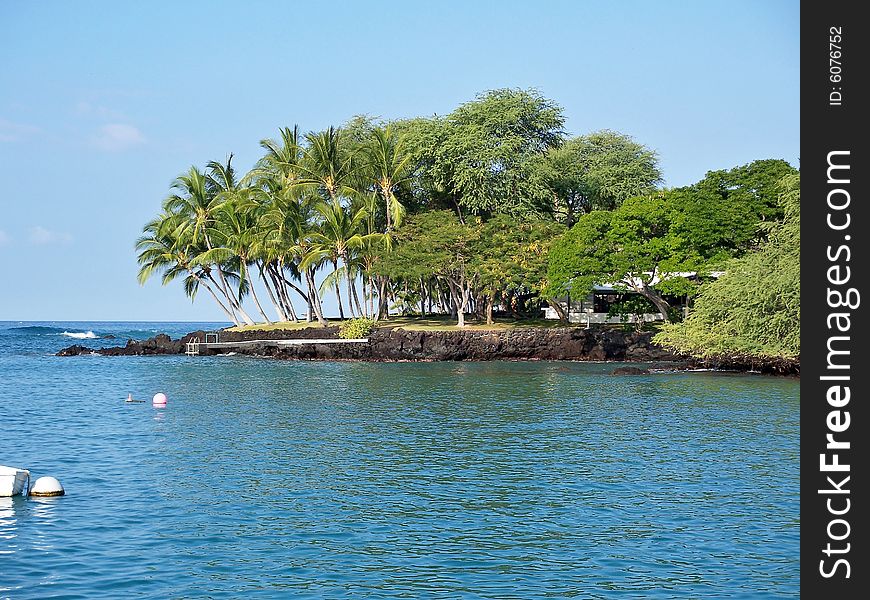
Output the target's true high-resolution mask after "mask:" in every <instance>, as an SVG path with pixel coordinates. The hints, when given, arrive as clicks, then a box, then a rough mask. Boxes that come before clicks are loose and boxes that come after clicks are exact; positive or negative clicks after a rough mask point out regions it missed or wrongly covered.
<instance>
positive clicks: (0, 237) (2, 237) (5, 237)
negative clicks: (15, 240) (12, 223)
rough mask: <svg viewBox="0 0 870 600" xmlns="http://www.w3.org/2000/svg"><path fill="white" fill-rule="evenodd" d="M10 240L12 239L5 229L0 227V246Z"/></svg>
mask: <svg viewBox="0 0 870 600" xmlns="http://www.w3.org/2000/svg"><path fill="white" fill-rule="evenodd" d="M11 240H12V238H10V237H9V234H7V233H6V232H5V231H3V230H2V229H0V246H5V245H6V244H8V243H9V242H10V241H11Z"/></svg>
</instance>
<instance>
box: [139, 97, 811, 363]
mask: <svg viewBox="0 0 870 600" xmlns="http://www.w3.org/2000/svg"><path fill="white" fill-rule="evenodd" d="M564 123H565V119H564V115H563V113H562V109H561V108H560V107H559V106H558V105H557V104H556V103H554V102H553V101H551V100H548V99H547V98H545V97H543V96H542V95H541V94H540V93H539V92H537V91H535V90H512V89H501V90H493V91H490V92H486V93H484V94H481V95H480V96H478V97H477V98H476V99H474V100H472V101H470V102H466V103H464V104H462V105H461V106H459V107H458V108H457V109H456V110H454V111H453V112H451V113H449V114H447V115H445V116H433V117H431V118H416V119H407V120H398V121H392V122H384V121H380V120H378V119H374V118H370V117H366V116H358V117H355V118H353V119H351V120H350V121H349V122H348V123H346V124H344V126H342V127H339V128H336V127H329V128H328V129H326V130H324V131H311V132H307V133H302V132H301V131H300V129H299V127H298V126H297V127H293V128H283V129H281V130H280V131H279V136H278V138H277V139H267V140H263V141H262V142H261V146H262V148H263V151H264V154H263V156H262V158H261V159H260V160H259V161H258V162H257V163H256V164H255V165H254V167H253V168H252V169H251V170H250V171H248V172H247V173H244V174H242V175H240V174H238V173H237V172H236V170H235V165H234V164H233V157H232V155H230V156H229V158H228V159H227V160H226V161H225V162H216V161H212V162H209V163H208V164H207V165H206V166H205V168H203V169H200V168H198V167H190V168H189V169H188V170H187V171H186V172H184V173H183V174H182V175H180V176H179V177H178V178H177V179H176V180H175V181H174V182H173V185H172V190H171V193H170V195H169V196H168V197H167V198H166V199H165V200H164V201H163V205H162V210H161V212H160V214H159V215H158V216H157V217H155V218H154V219H153V220H152V221H150V222H149V223H148V224H146V226H145V227H144V230H143V235H142V236H141V237H140V238H139V240H138V241H137V243H136V247H137V251H138V262H139V266H140V270H139V280H140V282H142V283H144V282H145V281H146V280H148V279H149V278H150V277H152V276H153V275H155V274H160V275H161V276H162V281H163V283H164V284H167V283H169V282H171V281H173V280H176V279H180V280H182V281H183V285H184V290H185V292H186V293H187V294H188V295H189V296H190V297H191V298H193V297H194V296H195V295H196V294H197V293H198V292H199V291H200V290H205V291H206V292H207V293H208V294H209V296H210V297H211V298H212V299H213V300H214V302H215V303H216V304H217V305H218V306H219V307H220V308H221V310H222V311H223V312H224V314H225V315H226V316H227V318H228V319H230V320H231V321H232V322H233V323H236V324H243V323H245V324H254V323H255V321H265V322H271V321H272V319H275V320H278V321H298V320H300V319H306V320H308V321H314V320H317V321H318V322H319V323H320V324H321V325H326V324H327V320H326V315H325V314H324V309H323V304H322V297H323V295H324V294H326V293H332V294H334V295H335V300H336V306H337V309H338V316H339V318H341V319H342V320H343V319H345V318H350V319H352V320H351V321H350V322H349V323H350V324H348V325H345V326H344V328H343V329H342V331H343V333H342V335H350V334H351V333H352V334H353V336H354V337H360V336H363V335H365V332H364V331H363V330H364V329H366V328H367V327H370V324H371V323H373V322H375V321H377V320H379V319H386V318H389V316H390V313H391V312H394V313H395V312H400V313H403V314H410V313H415V314H420V315H427V314H430V313H435V314H449V315H452V316H453V317H454V318H455V319H456V322H457V324H458V325H460V326H461V325H464V324H465V321H466V316H468V315H472V316H474V317H475V318H477V319H479V320H481V321H483V320H485V321H486V322H488V323H490V322H492V320H493V317H494V314H495V313H496V312H500V313H501V314H505V315H511V316H513V317H517V318H522V317H537V316H539V315H540V309H541V306H542V304H543V303H545V302H546V303H549V304H550V306H552V307H553V308H554V309H555V310H556V312H557V313H559V314H560V316H561V317H562V318H563V319H564V318H566V317H567V315H566V313H565V311H564V308H563V307H562V305H561V303H559V302H557V301H556V299H557V298H560V297H563V296H564V295H566V294H567V293H569V292H570V293H571V295H572V296H574V297H575V298H576V297H579V296H581V295H583V294H586V293H588V292H589V291H590V290H591V289H592V287H593V285H595V284H612V285H615V286H616V287H617V289H623V290H626V291H634V292H637V293H639V294H640V295H641V296H642V297H643V298H644V300H643V301H642V302H641V301H639V300H638V298H637V297H634V298H632V297H630V296H627V297H626V298H624V302H623V305H622V306H621V308H619V310H621V311H622V312H623V313H625V314H626V315H637V314H642V313H639V312H638V311H643V310H647V306H648V303H652V305H653V306H655V308H656V309H657V312H662V313H664V314H665V315H669V316H670V315H673V314H674V312H673V311H672V310H671V308H672V307H670V305H669V304H668V302H667V301H666V297H668V295H669V294H678V295H683V294H690V295H691V294H695V293H696V292H697V290H698V288H699V286H701V287H702V288H703V285H702V284H703V282H704V281H705V280H709V275H712V274H713V273H714V272H716V271H722V270H725V269H727V270H728V274H727V275H726V276H724V277H722V278H721V279H720V280H719V282H717V283H716V284H714V285H713V286H710V288H709V289H710V290H713V291H709V292H706V293H704V294H702V296H701V298H699V300H698V308H697V309H696V313H695V316H693V317H691V318H690V320H689V321H688V323H687V325H686V326H685V328H684V329H675V328H669V329H668V330H667V337H666V338H665V337H663V338H662V339H667V340H668V343H672V344H674V345H679V346H680V347H681V348H690V349H692V348H694V350H692V351H700V350H698V349H699V348H701V347H702V346H703V347H705V348H706V347H707V344H708V342H709V347H710V348H715V349H717V350H722V349H723V348H725V346H723V345H722V344H723V343H724V342H721V340H718V338H717V340H718V341H717V340H714V339H713V338H705V337H703V336H702V335H701V334H700V333H699V332H700V331H702V330H703V331H707V330H705V329H703V327H710V326H712V325H711V323H716V322H718V320H720V319H722V320H725V321H727V323H728V325H727V327H726V328H725V329H723V330H722V331H727V332H729V333H728V335H729V336H734V337H737V338H740V335H744V334H740V335H738V334H737V333H734V332H737V331H738V329H737V325H736V324H737V323H742V324H747V323H748V324H749V325H748V327H749V330H748V333H746V334H745V336H746V340H747V344H748V340H750V339H753V338H752V335H751V331H752V330H753V328H756V327H757V328H759V331H762V330H763V331H764V332H767V333H765V334H764V335H762V336H760V337H757V338H754V341H755V342H757V345H756V346H749V345H746V346H745V348H744V350H745V351H747V352H771V351H772V352H776V351H780V350H777V349H776V348H774V347H773V346H771V345H770V344H769V343H768V342H763V341H762V340H766V339H768V337H769V336H768V333H769V334H770V335H772V336H775V337H777V336H778V337H779V338H780V339H781V340H783V341H784V342H785V343H787V344H791V342H790V341H789V340H792V341H793V338H794V336H793V332H792V331H791V330H789V329H788V323H787V322H786V321H788V320H789V319H791V318H792V317H791V313H790V312H788V311H787V310H784V311H783V313H782V314H783V316H781V317H780V316H775V317H770V314H771V310H773V309H772V308H771V307H776V309H777V310H778V309H779V308H780V306H779V305H778V304H776V303H775V302H774V299H775V298H774V296H770V297H768V296H764V297H762V293H761V291H762V290H764V292H765V293H768V292H769V293H771V294H772V293H773V292H772V290H777V291H776V294H777V295H776V298H782V299H784V300H783V301H784V302H787V303H788V308H789V310H790V309H791V308H793V302H792V300H793V299H794V298H795V297H796V295H795V294H796V291H795V289H796V288H794V287H793V284H794V282H793V281H792V280H791V279H789V278H788V277H789V276H790V274H791V270H789V269H785V268H780V266H779V265H780V263H779V262H777V261H780V260H786V257H785V255H783V256H780V255H778V254H777V255H776V256H774V255H772V254H771V253H772V252H774V250H773V249H774V248H778V247H779V245H782V244H783V243H784V242H785V240H786V238H787V234H786V232H787V231H791V229H789V227H791V225H790V224H791V223H793V222H794V219H795V216H794V214H793V213H794V211H793V210H792V209H791V208H789V205H788V203H786V205H785V206H784V205H783V204H781V203H779V202H778V201H777V190H776V188H775V182H777V181H779V180H780V179H781V178H782V177H783V176H785V175H790V174H792V175H793V174H794V173H795V171H794V169H792V167H790V166H789V165H788V163H785V162H784V161H779V160H761V161H756V162H753V163H751V164H749V165H745V166H742V167H737V168H735V169H731V170H728V171H713V172H710V173H708V174H707V176H706V177H705V178H704V179H703V180H702V181H700V182H698V183H697V184H695V185H693V186H687V187H684V188H678V189H670V190H668V189H664V190H662V189H658V187H657V186H658V185H659V184H660V183H661V172H660V170H659V167H658V161H657V156H656V153H655V152H654V151H652V150H650V149H649V148H646V147H645V146H643V145H641V144H639V143H637V142H635V141H634V140H632V139H631V138H630V137H628V136H626V135H623V134H621V133H618V132H614V131H609V130H601V131H596V132H592V133H588V134H584V135H579V136H575V137H570V138H569V137H568V136H567V134H566V133H565V131H564ZM783 215H785V217H786V220H785V223H786V225H783V226H782V227H779V226H778V227H777V228H775V229H771V228H770V226H769V225H770V224H771V223H775V222H778V220H779V219H781V218H783ZM789 219H791V220H789ZM768 237H770V239H771V241H770V242H765V240H767V239H768ZM764 243H767V244H768V245H765V246H763V249H762V250H758V251H756V250H757V249H758V247H759V244H764ZM770 244H773V245H770ZM751 251H756V252H754V253H753V254H750V255H748V256H747V257H746V258H743V259H741V260H739V261H737V262H731V263H729V262H728V261H729V260H731V259H734V258H736V257H741V256H744V255H745V254H746V253H747V252H751ZM759 261H760V262H759ZM765 261H766V262H765ZM774 264H775V265H776V266H775V267H774V266H773V265H774ZM796 264H797V261H796V260H795V261H794V265H796ZM794 265H793V266H794ZM762 267H764V268H767V269H768V272H769V273H770V274H775V278H776V282H775V285H770V283H772V282H773V281H774V277H773V276H771V278H770V280H769V281H768V284H766V285H759V281H760V280H759V279H758V278H760V277H761V274H759V273H761V271H758V270H759V269H762ZM753 269H755V271H754V270H753ZM762 270H763V269H762ZM756 271H758V272H756ZM689 274H691V275H692V276H691V277H687V275H689ZM752 277H755V279H751V278H752ZM747 281H752V282H753V283H747ZM318 282H319V284H318ZM742 286H749V287H752V286H755V287H756V288H757V290H756V292H757V293H755V294H754V295H750V296H749V297H750V298H751V299H752V300H751V301H749V302H745V303H743V302H739V301H738V300H737V298H738V296H740V295H741V294H744V293H746V290H745V289H744V287H742ZM790 286H792V287H790ZM715 294H724V296H723V297H727V298H728V302H727V304H728V305H729V306H730V307H731V309H730V310H732V312H730V313H727V314H726V313H725V312H722V310H720V309H719V308H714V307H715V306H717V305H716V300H715V298H716V296H715ZM720 302H721V301H720ZM738 305H739V309H737V310H734V308H733V307H734V306H738ZM251 306H253V307H254V309H255V310H256V313H254V311H253V310H250V308H251ZM720 308H721V307H720ZM249 311H250V312H249ZM740 311H743V312H740ZM654 312H656V311H654ZM744 313H746V314H744ZM748 313H751V314H758V315H767V316H766V317H765V318H764V319H762V321H759V322H753V321H751V320H750V319H749V316H747V315H748ZM270 315H271V316H270ZM633 320H635V321H636V320H637V319H636V317H635V318H633ZM723 322H724V321H723ZM700 323H704V325H703V327H702V326H701V325H699V324H700ZM693 327H695V329H693ZM698 327H701V329H698ZM348 332H351V333H348ZM705 335H706V334H705ZM681 336H682V337H681ZM740 339H742V338H740ZM696 342H697V344H696ZM693 344H695V345H694V346H693ZM699 344H700V345H699ZM783 348H784V349H782V350H781V351H782V352H792V350H791V349H790V348H792V346H791V345H788V346H784V347H783Z"/></svg>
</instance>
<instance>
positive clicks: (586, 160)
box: [537, 129, 661, 227]
mask: <svg viewBox="0 0 870 600" xmlns="http://www.w3.org/2000/svg"><path fill="white" fill-rule="evenodd" d="M537 176H538V177H540V179H541V183H542V185H543V186H544V187H545V188H547V189H548V190H549V191H550V193H551V194H552V202H551V204H550V210H551V211H552V213H553V214H554V216H555V217H556V218H557V219H558V220H559V221H561V222H563V223H565V224H566V225H568V226H569V227H570V226H571V225H573V224H574V223H575V222H576V220H577V217H579V216H580V215H582V214H585V213H589V212H592V211H593V210H612V209H614V208H616V207H618V206H619V205H620V204H621V203H622V202H623V201H625V200H627V199H628V198H631V197H633V196H640V195H642V194H648V193H650V192H652V191H653V190H654V189H655V188H656V186H657V185H658V184H659V183H660V182H661V171H659V168H658V159H657V157H656V153H655V152H653V151H652V150H649V149H648V148H646V147H644V146H642V145H641V144H638V143H637V142H635V141H633V140H632V139H631V138H630V137H628V136H626V135H622V134H620V133H617V132H615V131H610V130H606V129H605V130H602V131H596V132H594V133H590V134H588V135H581V136H577V137H575V138H571V139H570V140H568V141H567V142H565V143H564V144H562V145H561V146H558V147H554V148H551V149H550V150H549V151H548V152H547V154H546V155H545V156H543V157H541V159H540V160H539V161H538V164H537Z"/></svg>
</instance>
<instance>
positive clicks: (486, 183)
mask: <svg viewBox="0 0 870 600" xmlns="http://www.w3.org/2000/svg"><path fill="white" fill-rule="evenodd" d="M563 125H564V117H563V115H562V109H561V108H560V107H559V106H558V105H557V104H555V103H554V102H552V101H551V100H548V99H546V98H544V97H543V96H542V95H541V94H540V93H538V92H537V91H534V90H511V89H500V90H493V91H490V92H486V93H485V94H482V95H480V96H478V97H477V99H476V100H473V101H471V102H467V103H465V104H463V105H461V106H460V107H459V108H457V109H456V110H455V111H453V112H452V113H450V114H449V115H447V116H446V117H442V118H439V117H436V118H433V119H428V120H416V121H414V122H406V123H405V124H403V126H402V127H403V128H404V129H405V130H407V131H408V132H409V133H410V134H411V136H412V138H413V140H412V141H411V142H409V145H410V146H411V147H412V148H413V149H414V153H415V157H416V159H417V161H418V163H419V166H420V168H421V175H422V179H423V181H424V182H425V184H426V185H427V186H428V187H429V188H430V189H431V190H432V192H433V193H434V195H435V197H436V198H440V199H442V201H446V202H448V203H449V204H448V205H449V206H450V207H451V208H453V209H454V210H456V211H457V213H458V214H459V215H460V217H462V214H463V212H465V213H472V214H475V215H489V214H492V213H499V212H501V213H509V214H516V215H526V214H536V213H540V212H541V210H542V204H543V202H544V201H545V199H546V193H545V190H544V189H543V188H542V186H541V185H540V184H539V183H538V180H537V178H535V177H533V176H532V175H533V170H534V162H535V161H536V160H537V159H538V158H539V157H540V156H542V155H543V154H544V153H545V152H547V151H548V150H549V149H551V148H553V147H556V146H558V145H559V144H560V143H561V141H562V138H563V137H564V132H563V130H562V128H563Z"/></svg>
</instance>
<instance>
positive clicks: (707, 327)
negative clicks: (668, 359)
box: [655, 175, 801, 358]
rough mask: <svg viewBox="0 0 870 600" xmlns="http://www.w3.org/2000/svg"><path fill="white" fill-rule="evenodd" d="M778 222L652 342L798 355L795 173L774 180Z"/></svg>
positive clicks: (707, 351)
mask: <svg viewBox="0 0 870 600" xmlns="http://www.w3.org/2000/svg"><path fill="white" fill-rule="evenodd" d="M779 187H780V190H781V195H780V196H779V204H778V205H779V209H780V210H781V211H782V213H783V215H784V217H783V219H782V221H780V222H776V223H774V224H772V227H769V228H768V233H769V239H768V240H767V242H765V243H764V244H763V245H762V246H761V247H760V248H758V249H757V250H756V251H754V252H751V253H749V254H747V255H745V256H743V257H742V258H737V259H734V260H732V261H730V262H729V263H728V266H727V270H726V272H725V274H724V275H722V277H720V278H719V279H718V280H716V281H714V282H712V283H710V284H709V285H708V286H705V287H704V288H703V289H702V290H701V292H700V294H699V295H698V298H697V299H696V301H695V306H694V308H693V309H692V311H691V313H690V314H689V316H688V317H687V318H686V320H685V321H683V322H682V323H677V324H673V325H670V326H666V327H665V328H664V330H663V331H662V332H661V333H659V334H658V335H657V336H656V337H655V341H656V342H659V343H661V344H663V345H665V346H668V347H671V348H674V349H676V350H679V351H682V352H687V353H689V354H694V355H697V356H702V357H709V356H717V355H719V356H721V355H734V354H736V355H742V356H746V355H748V356H774V357H787V358H797V357H798V356H799V355H800V316H801V313H800V177H799V176H798V175H788V176H786V177H785V178H784V179H782V180H781V182H780V184H779Z"/></svg>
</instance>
